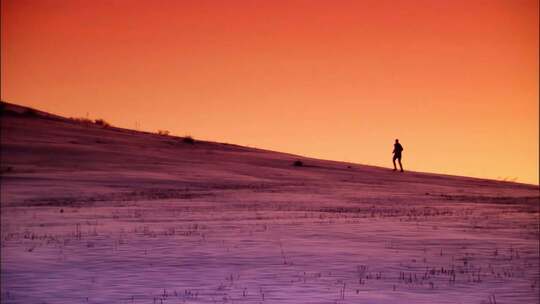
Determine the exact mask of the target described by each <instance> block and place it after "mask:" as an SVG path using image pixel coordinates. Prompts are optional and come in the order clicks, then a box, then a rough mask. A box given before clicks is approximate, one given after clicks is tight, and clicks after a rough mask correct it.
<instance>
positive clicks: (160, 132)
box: [157, 130, 171, 136]
mask: <svg viewBox="0 0 540 304" xmlns="http://www.w3.org/2000/svg"><path fill="white" fill-rule="evenodd" d="M170 133H171V132H169V131H168V130H158V131H157V134H158V135H163V136H169V134H170Z"/></svg>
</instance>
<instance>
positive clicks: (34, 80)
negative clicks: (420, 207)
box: [1, 0, 539, 184]
mask: <svg viewBox="0 0 540 304" xmlns="http://www.w3.org/2000/svg"><path fill="white" fill-rule="evenodd" d="M1 9H2V32H1V34H2V38H1V60H2V61H1V80H2V81H1V91H2V92H1V93H2V94H1V98H2V100H5V101H8V102H12V103H17V104H21V105H26V106H31V107H35V108H38V109H41V110H45V111H49V112H52V113H56V114H59V115H64V116H68V117H86V116H88V117H90V118H103V119H105V120H107V121H109V122H110V123H111V124H113V125H115V126H119V127H125V128H133V129H134V128H139V129H140V130H146V131H152V132H155V131H157V130H158V129H160V130H169V131H170V132H171V133H172V134H175V135H187V134H189V135H192V136H193V137H195V138H198V139H206V140H212V141H219V142H229V143H235V144H240V145H248V146H254V147H259V148H265V149H271V150H277V151H282V152H290V153H295V154H301V155H306V156H312V157H317V158H324V159H333V160H345V161H350V162H355V163H362V164H371V165H377V166H385V167H391V166H392V162H391V161H392V153H391V152H392V145H393V142H394V139H395V138H399V139H400V142H401V143H402V144H403V146H404V148H405V150H404V152H403V165H404V167H405V170H418V171H428V172H438V173H448V174H457V175H467V176H476V177H485V178H491V179H510V180H513V179H517V181H518V182H525V183H534V184H538V166H539V163H538V154H539V142H538V136H539V134H538V123H539V117H538V113H539V109H538V104H539V103H538V98H539V96H538V92H539V85H538V82H539V76H538V74H539V59H538V47H539V41H538V35H539V32H538V23H539V19H538V1H520V0H506V1H499V0H490V1H479V0H474V1H466V0H463V1H435V0H431V1H428V0H426V1H420V0H418V1H415V0H411V1H378V0H377V1H307V0H306V1H199V0H197V1H165V0H162V1H127V0H125V1H112V0H111V1H76V0H65V1H62V0H56V1H53V0H51V1H41V0H34V1H26V0H12V1H9V0H7V1H6V0H3V1H2V8H1Z"/></svg>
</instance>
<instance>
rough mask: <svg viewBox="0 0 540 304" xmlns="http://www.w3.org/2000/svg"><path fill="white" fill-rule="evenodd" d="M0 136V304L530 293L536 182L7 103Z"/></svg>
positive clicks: (474, 297)
mask: <svg viewBox="0 0 540 304" xmlns="http://www.w3.org/2000/svg"><path fill="white" fill-rule="evenodd" d="M1 132H2V133H1V140H2V142H1V153H2V154H1V157H2V158H1V166H2V168H1V169H2V184H1V187H2V188H1V211H2V214H1V217H2V218H1V219H2V222H1V228H2V232H1V250H2V252H1V253H2V259H1V302H2V303H160V304H161V303H495V302H496V303H538V301H539V295H538V294H539V291H540V278H539V276H540V273H539V252H538V245H539V241H538V238H539V227H538V219H539V195H538V194H539V192H538V186H532V185H524V184H517V183H505V182H497V181H490V180H481V179H473V178H466V177H456V176H445V175H437V174H427V173H417V172H405V173H396V172H392V171H391V170H388V169H384V168H377V167H370V166H363V165H357V164H349V163H340V162H332V161H323V160H316V159H309V158H303V157H299V156H295V155H290V154H283V153H277V152H271V151H265V150H258V149H252V148H246V147H241V146H236V145H228V144H220V143H212V142H199V141H197V142H195V144H190V143H186V142H184V141H183V140H182V139H181V138H177V137H171V136H159V135H155V134H149V133H143V132H135V131H131V130H125V129H118V128H104V127H101V126H98V125H95V124H91V123H81V122H75V121H72V120H68V119H64V118H61V117H57V116H53V115H50V114H46V113H41V112H36V111H31V112H28V111H27V110H26V109H24V108H21V107H17V106H14V105H7V109H4V113H3V115H2V130H1ZM295 160H301V161H302V162H303V164H304V166H300V167H298V166H293V162H294V161H295Z"/></svg>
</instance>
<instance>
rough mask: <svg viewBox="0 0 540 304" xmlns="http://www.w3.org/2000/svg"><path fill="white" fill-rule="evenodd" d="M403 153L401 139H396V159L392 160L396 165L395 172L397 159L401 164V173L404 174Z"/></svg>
mask: <svg viewBox="0 0 540 304" xmlns="http://www.w3.org/2000/svg"><path fill="white" fill-rule="evenodd" d="M401 151H403V147H402V146H401V144H400V143H399V139H396V143H395V144H394V151H392V153H394V157H393V158H392V162H393V163H394V171H396V170H397V168H396V159H397V160H398V162H399V168H400V169H401V172H403V166H402V165H401Z"/></svg>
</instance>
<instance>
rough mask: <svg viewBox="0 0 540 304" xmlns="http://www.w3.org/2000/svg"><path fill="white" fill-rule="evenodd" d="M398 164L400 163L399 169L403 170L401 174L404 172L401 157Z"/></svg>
mask: <svg viewBox="0 0 540 304" xmlns="http://www.w3.org/2000/svg"><path fill="white" fill-rule="evenodd" d="M398 162H399V168H400V169H401V172H403V165H402V164H401V156H400V157H398Z"/></svg>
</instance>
